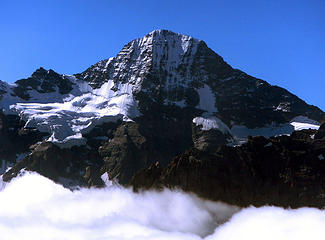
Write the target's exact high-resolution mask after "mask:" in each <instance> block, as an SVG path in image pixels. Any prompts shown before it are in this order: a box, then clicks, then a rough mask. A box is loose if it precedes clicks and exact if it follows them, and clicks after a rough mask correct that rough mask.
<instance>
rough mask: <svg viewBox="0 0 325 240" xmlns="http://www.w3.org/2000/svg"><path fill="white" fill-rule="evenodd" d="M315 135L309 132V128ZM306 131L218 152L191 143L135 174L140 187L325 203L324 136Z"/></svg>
mask: <svg viewBox="0 0 325 240" xmlns="http://www.w3.org/2000/svg"><path fill="white" fill-rule="evenodd" d="M309 134H310V133H309ZM302 135H306V134H305V133H294V134H292V135H291V136H280V137H272V138H270V139H266V138H264V137H253V138H249V140H248V142H247V143H246V144H243V145H242V146H238V147H228V146H222V147H219V149H218V150H217V153H216V155H211V154H209V153H208V152H205V151H200V150H198V149H195V148H192V149H189V150H187V151H186V152H185V153H184V154H182V155H179V156H177V157H176V158H174V160H173V161H172V162H171V163H170V164H169V165H168V166H167V167H162V166H160V165H159V164H153V165H152V166H150V167H149V168H147V169H143V170H141V171H139V172H138V173H137V174H136V175H135V176H134V178H133V179H132V182H131V185H133V187H134V189H135V190H140V189H151V188H156V189H161V188H162V187H168V188H181V189H183V190H185V191H190V192H194V193H196V194H198V195H199V196H201V197H204V198H207V199H211V200H216V201H224V202H227V203H230V204H235V205H238V206H243V207H246V206H249V205H254V206H262V205H277V206H283V207H291V208H297V207H302V206H312V207H319V208H322V207H324V206H325V158H324V157H325V141H324V140H317V141H316V140H315V141H313V140H312V139H311V138H310V137H309V138H310V139H309V140H308V141H306V140H304V138H305V137H304V138H303V139H302V138H301V136H302Z"/></svg>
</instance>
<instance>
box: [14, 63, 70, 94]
mask: <svg viewBox="0 0 325 240" xmlns="http://www.w3.org/2000/svg"><path fill="white" fill-rule="evenodd" d="M16 84H17V86H16V87H14V88H13V92H14V93H15V94H16V95H17V96H18V97H20V98H22V99H24V100H29V99H30V98H31V96H30V94H29V93H28V92H27V91H28V90H35V91H37V92H38V93H51V92H55V91H58V92H59V93H60V94H67V93H69V92H70V91H71V90H72V83H71V81H70V80H69V79H67V78H65V77H64V76H62V75H60V74H58V73H56V72H54V71H53V70H51V69H50V70H49V71H47V70H45V69H44V68H39V69H37V70H36V71H35V72H34V73H33V74H32V76H31V77H29V78H27V79H21V80H18V81H16Z"/></svg>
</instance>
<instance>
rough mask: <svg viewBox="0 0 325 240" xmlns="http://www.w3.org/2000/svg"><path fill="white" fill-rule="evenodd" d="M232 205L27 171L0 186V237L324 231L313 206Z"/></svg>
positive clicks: (41, 239) (216, 237)
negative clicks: (60, 181) (65, 183)
mask: <svg viewBox="0 0 325 240" xmlns="http://www.w3.org/2000/svg"><path fill="white" fill-rule="evenodd" d="M238 211H239V209H238V208H237V207H234V206H229V205H226V204H222V203H213V202H211V201H204V200H202V199H199V198H198V197H196V196H194V195H190V194H185V193H183V192H180V191H170V190H164V191H162V192H143V193H140V194H135V193H133V192H132V191H131V190H129V189H125V188H118V187H107V188H105V189H81V190H79V191H74V192H71V191H70V190H67V189H65V188H63V187H61V186H60V185H57V184H55V183H53V182H52V181H50V180H48V179H46V178H44V177H42V176H39V175H37V174H30V173H27V174H25V175H24V176H22V177H20V178H17V179H15V180H13V181H12V182H11V183H9V184H8V185H6V186H5V187H4V188H3V189H2V190H1V191H0V239H4V240H18V239H19V240H29V239H30V240H65V239H67V240H95V239H96V240H104V239H105V240H124V239H125V240H126V239H132V240H133V239H139V240H149V239H150V240H163V239H168V240H170V239H172V240H173V239H186V240H202V239H205V240H228V239H229V240H236V239H238V240H239V239H240V240H244V239H249V240H255V239H256V240H257V239H258V240H260V239H263V240H268V239H272V240H274V239H277V240H282V239H283V240H284V239H285V240H288V239H295V240H297V239H298V240H299V239H304V240H306V239H313V240H314V239H322V240H323V239H324V236H325V212H324V211H321V210H316V209H308V208H304V209H299V210H283V209H281V208H275V207H263V208H253V207H252V208H247V209H244V210H241V211H239V212H238ZM236 212H238V213H236ZM235 213H236V214H235ZM233 214H235V215H233ZM231 216H233V217H231ZM230 218H231V219H230ZM229 219H230V220H229ZM227 220H229V221H228V222H226V221H227ZM224 222H226V223H225V224H223V225H221V226H220V224H221V223H224Z"/></svg>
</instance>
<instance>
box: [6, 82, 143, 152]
mask: <svg viewBox="0 0 325 240" xmlns="http://www.w3.org/2000/svg"><path fill="white" fill-rule="evenodd" d="M79 86H80V91H75V92H76V93H78V94H81V93H83V94H81V95H77V96H75V97H71V96H70V97H68V98H62V96H61V99H62V102H54V103H52V102H48V103H39V102H35V103H16V104H14V105H11V106H10V110H11V112H14V113H16V114H19V116H20V117H21V118H22V119H23V120H24V121H26V125H25V127H26V128H37V129H38V130H39V131H41V132H48V133H50V134H51V136H50V137H49V138H48V139H47V141H51V142H53V143H55V144H57V145H58V146H60V147H63V148H70V147H71V146H74V145H84V144H85V143H86V140H85V139H84V138H83V137H82V134H84V133H88V132H89V131H90V130H92V129H93V127H94V126H96V125H99V124H103V123H105V122H110V121H117V120H119V119H120V120H124V121H132V118H134V117H137V116H139V115H140V113H139V111H138V109H137V103H136V101H135V100H134V98H133V94H132V87H133V85H131V84H128V83H125V84H121V83H116V84H114V82H113V81H112V80H110V81H108V82H106V83H104V84H103V85H102V86H101V88H99V89H94V90H92V88H91V87H90V86H89V85H86V84H85V83H82V84H80V85H79ZM113 86H114V87H116V88H117V89H118V90H117V91H113V90H111V89H112V87H113ZM90 89H91V90H92V91H89V90H90ZM55 100H57V99H55Z"/></svg>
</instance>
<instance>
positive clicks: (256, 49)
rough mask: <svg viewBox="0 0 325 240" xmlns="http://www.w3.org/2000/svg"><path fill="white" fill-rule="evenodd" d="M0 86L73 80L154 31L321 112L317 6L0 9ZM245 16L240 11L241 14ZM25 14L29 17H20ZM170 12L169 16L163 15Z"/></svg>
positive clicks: (72, 4) (39, 5)
mask: <svg viewBox="0 0 325 240" xmlns="http://www.w3.org/2000/svg"><path fill="white" fill-rule="evenodd" d="M0 7H1V9H2V14H1V16H0V20H1V21H0V28H1V29H2V36H3V37H2V38H1V39H0V43H1V44H0V51H1V53H2V54H1V57H0V79H1V80H3V81H7V82H14V81H16V80H18V79H21V78H25V77H28V76H29V75H30V74H31V73H32V72H34V71H35V69H37V68H39V67H40V66H43V67H45V68H47V69H49V68H51V69H54V70H55V71H56V72H59V73H66V74H73V73H77V72H81V71H83V70H85V69H86V68H87V67H88V66H89V65H91V64H94V63H96V62H97V61H99V60H102V59H106V58H109V57H114V56H115V55H116V54H117V53H118V52H119V50H120V49H121V48H122V47H123V45H124V44H125V43H127V42H129V41H131V40H133V39H135V38H139V37H142V36H144V35H145V34H147V33H149V32H151V31H152V30H154V29H170V30H172V31H174V32H179V33H183V34H186V35H191V36H193V37H195V38H198V39H202V40H204V41H206V43H207V44H208V46H209V47H210V48H211V49H213V50H214V51H215V52H217V53H218V54H219V55H221V56H222V57H223V58H224V59H225V60H226V61H227V62H228V63H229V64H231V65H232V66H234V67H235V68H239V69H241V70H243V71H245V72H247V73H248V74H251V75H254V76H256V77H259V78H262V79H263V80H266V81H268V82H270V83H271V84H274V85H278V86H281V87H284V88H286V89H288V90H290V91H291V92H293V93H294V94H296V95H298V96H299V97H301V98H302V99H304V100H305V101H306V102H307V103H309V104H313V105H317V106H318V107H320V108H321V109H325V105H324V103H323V97H322V87H320V86H321V84H322V69H324V67H325V66H324V62H325V60H324V54H321V53H322V52H323V51H322V50H323V48H324V44H323V43H324V33H323V31H321V28H322V26H323V23H324V16H323V15H322V9H324V4H323V3H322V2H321V1H313V2H303V1H297V2H295V5H294V6H292V5H291V4H290V3H289V1H284V2H283V1H282V2H273V3H269V2H267V1H264V2H260V1H259V2H256V1H237V2H236V4H233V3H227V2H226V1H218V2H215V1H206V2H205V4H198V3H194V2H186V4H184V3H182V2H177V3H172V1H164V3H160V4H158V3H152V2H149V1H142V2H141V4H139V3H132V2H123V3H121V2H115V3H114V2H107V1H97V2H96V4H93V3H90V2H88V3H87V2H86V1H84V2H80V1H78V2H77V1H69V3H66V2H63V1H56V2H55V4H53V3H50V2H46V1H45V2H44V1H38V0H33V1H29V2H23V1H21V3H19V4H13V3H10V2H1V3H0ZM243 9H246V11H245V12H243ZM26 13H28V14H26ZM166 13H168V14H166Z"/></svg>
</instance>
